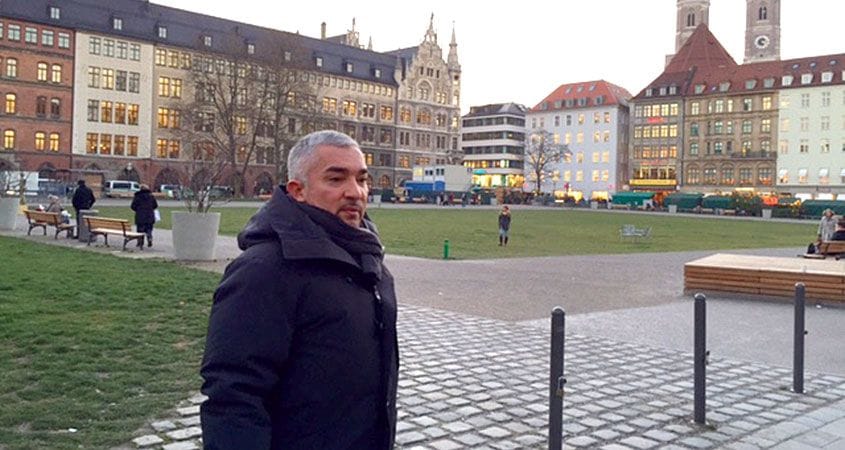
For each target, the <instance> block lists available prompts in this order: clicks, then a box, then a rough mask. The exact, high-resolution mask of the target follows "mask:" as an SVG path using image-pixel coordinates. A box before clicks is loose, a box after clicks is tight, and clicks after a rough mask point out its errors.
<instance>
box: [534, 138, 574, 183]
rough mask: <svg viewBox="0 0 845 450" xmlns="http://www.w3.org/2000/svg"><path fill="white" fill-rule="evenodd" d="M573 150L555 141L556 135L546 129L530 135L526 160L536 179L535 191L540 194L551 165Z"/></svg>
mask: <svg viewBox="0 0 845 450" xmlns="http://www.w3.org/2000/svg"><path fill="white" fill-rule="evenodd" d="M571 154H572V152H570V151H569V148H568V147H567V146H566V145H561V144H559V143H556V142H555V138H554V135H553V134H552V133H550V132H548V131H546V130H538V131H535V132H533V133H531V134H529V135H528V137H527V138H526V142H525V162H526V163H527V164H528V167H529V170H530V172H529V174H530V176H531V178H533V179H534V180H535V183H534V193H535V194H540V193H541V187H542V183H543V178H544V176H545V174H546V173H547V172H548V171H549V170H548V169H549V166H551V165H552V164H556V163H559V162H560V161H561V160H562V159H563V157H564V156H565V155H571Z"/></svg>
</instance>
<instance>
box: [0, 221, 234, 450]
mask: <svg viewBox="0 0 845 450" xmlns="http://www.w3.org/2000/svg"><path fill="white" fill-rule="evenodd" d="M0 261H6V263H5V264H0V324H2V326H0V374H2V375H0V405H2V406H0V448H10V449H11V448H15V449H45V448H49V449H75V448H108V447H111V446H114V445H119V444H122V443H125V442H127V441H128V440H129V439H130V438H131V433H132V432H133V431H134V430H136V429H138V428H139V427H141V426H142V425H143V424H144V422H145V421H146V420H148V419H152V418H155V417H157V416H158V417H160V416H161V415H162V414H163V413H164V412H165V411H166V410H168V409H170V408H173V406H174V405H176V403H177V402H178V401H180V400H184V399H185V397H186V396H187V395H188V394H189V393H190V392H191V391H195V390H197V389H198V387H199V385H200V378H199V375H198V368H199V363H200V358H201V355H202V349H203V347H204V343H205V332H206V326H207V320H208V312H209V308H210V305H211V294H212V291H213V289H214V287H215V286H216V284H217V282H218V280H219V278H220V277H219V275H217V274H212V273H206V272H200V271H195V270H190V269H186V268H183V267H180V266H178V265H175V264H173V263H166V262H150V261H142V260H131V259H126V258H117V257H114V256H110V255H103V254H97V253H93V252H85V251H79V250H72V249H65V248H60V247H55V246H50V245H40V244H36V243H32V242H26V241H23V240H18V239H10V238H4V237H0ZM9 262H14V263H9ZM71 428H73V429H76V430H78V431H76V432H73V433H71V432H69V431H68V430H69V429H71Z"/></svg>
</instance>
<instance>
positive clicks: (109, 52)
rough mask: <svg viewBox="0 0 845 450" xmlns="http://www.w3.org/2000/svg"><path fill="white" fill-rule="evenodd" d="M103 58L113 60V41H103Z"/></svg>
mask: <svg viewBox="0 0 845 450" xmlns="http://www.w3.org/2000/svg"><path fill="white" fill-rule="evenodd" d="M103 56H108V57H109V58H114V41H113V40H112V39H104V40H103Z"/></svg>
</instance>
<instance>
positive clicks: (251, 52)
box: [246, 44, 255, 55]
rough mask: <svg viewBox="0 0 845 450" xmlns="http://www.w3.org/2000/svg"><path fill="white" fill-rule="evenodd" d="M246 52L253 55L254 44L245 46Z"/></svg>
mask: <svg viewBox="0 0 845 450" xmlns="http://www.w3.org/2000/svg"><path fill="white" fill-rule="evenodd" d="M246 52H247V54H249V55H254V54H255V44H246Z"/></svg>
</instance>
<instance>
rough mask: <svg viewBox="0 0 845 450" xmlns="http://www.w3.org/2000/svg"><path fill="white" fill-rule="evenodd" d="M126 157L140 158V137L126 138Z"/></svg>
mask: <svg viewBox="0 0 845 450" xmlns="http://www.w3.org/2000/svg"><path fill="white" fill-rule="evenodd" d="M126 156H138V136H126Z"/></svg>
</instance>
